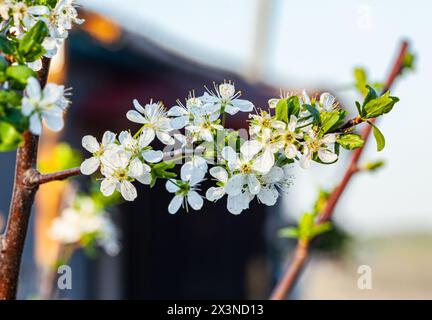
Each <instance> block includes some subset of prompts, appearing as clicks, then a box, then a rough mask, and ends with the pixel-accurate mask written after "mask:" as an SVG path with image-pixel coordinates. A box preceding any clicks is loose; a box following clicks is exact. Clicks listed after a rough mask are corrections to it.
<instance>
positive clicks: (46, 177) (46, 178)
mask: <svg viewBox="0 0 432 320" xmlns="http://www.w3.org/2000/svg"><path fill="white" fill-rule="evenodd" d="M80 173H81V170H80V167H76V168H71V169H66V170H63V171H58V172H53V173H46V174H41V173H39V172H38V171H36V170H35V174H34V175H33V176H32V177H31V178H30V183H32V184H37V185H41V184H44V183H48V182H51V181H60V180H64V179H67V178H70V177H73V176H77V175H79V174H80Z"/></svg>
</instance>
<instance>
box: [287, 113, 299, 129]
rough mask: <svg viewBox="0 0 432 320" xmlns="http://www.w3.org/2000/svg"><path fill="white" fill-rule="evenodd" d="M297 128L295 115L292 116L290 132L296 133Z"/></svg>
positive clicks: (289, 125) (289, 126)
mask: <svg viewBox="0 0 432 320" xmlns="http://www.w3.org/2000/svg"><path fill="white" fill-rule="evenodd" d="M296 127H297V117H296V116H295V115H293V114H292V115H291V117H290V121H289V123H288V130H289V131H290V132H294V131H295V129H296Z"/></svg>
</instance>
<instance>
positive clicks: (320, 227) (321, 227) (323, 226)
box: [311, 222, 332, 238]
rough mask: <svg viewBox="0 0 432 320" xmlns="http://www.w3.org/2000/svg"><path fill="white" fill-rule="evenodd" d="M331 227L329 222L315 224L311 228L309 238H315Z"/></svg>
mask: <svg viewBox="0 0 432 320" xmlns="http://www.w3.org/2000/svg"><path fill="white" fill-rule="evenodd" d="M331 228H332V226H331V223H330V222H323V223H320V224H315V225H314V227H313V228H312V232H311V238H315V237H316V236H318V235H320V234H323V233H324V232H327V231H330V230H331Z"/></svg>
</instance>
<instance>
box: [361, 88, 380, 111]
mask: <svg viewBox="0 0 432 320" xmlns="http://www.w3.org/2000/svg"><path fill="white" fill-rule="evenodd" d="M366 88H367V89H368V93H367V95H366V97H365V98H364V101H363V107H364V106H365V105H366V104H367V103H368V102H369V101H371V100H373V99H376V98H377V97H378V95H377V93H376V92H375V90H374V88H372V87H371V86H369V85H366Z"/></svg>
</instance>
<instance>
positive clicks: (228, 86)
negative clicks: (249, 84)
mask: <svg viewBox="0 0 432 320" xmlns="http://www.w3.org/2000/svg"><path fill="white" fill-rule="evenodd" d="M207 91H208V92H206V93H204V95H203V96H202V97H201V100H202V101H203V102H204V103H205V105H204V108H205V109H206V112H207V114H209V115H213V117H212V119H214V118H215V117H218V116H219V115H220V114H221V113H222V112H226V113H228V114H230V115H234V114H236V113H237V112H239V111H242V112H250V111H252V110H253V108H254V105H253V104H252V102H250V101H248V100H243V99H239V97H240V95H241V92H236V90H235V87H234V84H232V83H222V84H220V85H219V87H216V85H215V92H213V91H210V90H207Z"/></svg>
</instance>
